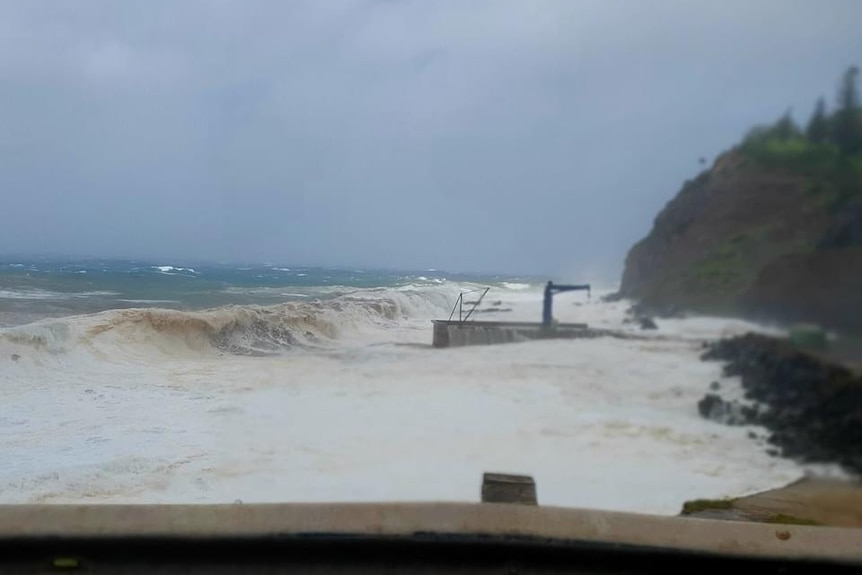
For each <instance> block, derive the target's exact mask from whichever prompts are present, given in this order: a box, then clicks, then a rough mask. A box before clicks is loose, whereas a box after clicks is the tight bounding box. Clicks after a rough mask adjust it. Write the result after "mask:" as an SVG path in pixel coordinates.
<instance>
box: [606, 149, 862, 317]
mask: <svg viewBox="0 0 862 575" xmlns="http://www.w3.org/2000/svg"><path fill="white" fill-rule="evenodd" d="M769 146H771V147H769ZM769 146H764V145H760V144H758V145H757V146H754V145H749V146H746V145H740V146H737V147H736V148H734V149H733V150H731V151H729V152H727V153H725V154H724V155H722V156H721V157H719V158H718V159H717V160H716V161H715V163H714V165H713V166H712V168H711V169H709V170H707V171H705V172H703V173H701V174H700V175H699V176H698V177H697V178H695V179H694V180H692V181H689V182H686V183H685V185H683V187H682V189H681V190H680V192H679V193H678V194H677V195H676V197H674V198H673V199H672V200H671V201H670V202H669V203H668V204H667V206H665V208H664V209H663V210H662V211H661V213H659V214H658V216H657V217H656V219H655V222H654V225H653V228H652V231H651V232H650V233H649V235H648V236H647V237H646V238H644V239H643V240H641V241H640V242H638V243H637V244H635V245H634V246H633V247H632V248H631V250H630V251H629V254H628V257H627V258H626V264H625V271H624V274H623V280H622V286H621V290H620V293H621V295H623V296H625V297H629V298H634V299H636V300H639V301H640V302H641V304H642V306H643V307H644V308H646V309H649V310H652V311H653V312H657V313H661V312H668V311H671V310H690V311H695V312H701V313H713V314H721V315H736V316H743V317H749V318H752V319H761V320H762V319H767V320H777V321H779V322H785V323H794V322H812V323H818V324H821V325H824V326H826V327H828V328H831V329H836V330H838V331H844V332H850V333H862V169H860V168H862V161H860V159H859V158H857V157H844V156H842V155H840V154H838V152H836V151H835V149H833V148H830V147H828V146H822V145H821V146H811V145H807V144H801V143H792V145H791V144H789V143H788V144H784V143H781V144H776V145H773V144H769Z"/></svg>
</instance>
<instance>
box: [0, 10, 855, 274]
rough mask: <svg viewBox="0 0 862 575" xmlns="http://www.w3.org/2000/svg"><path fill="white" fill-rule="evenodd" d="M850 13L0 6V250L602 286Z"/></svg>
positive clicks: (797, 82) (822, 57)
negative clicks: (521, 277) (544, 276)
mask: <svg viewBox="0 0 862 575" xmlns="http://www.w3.org/2000/svg"><path fill="white" fill-rule="evenodd" d="M860 22H862V1H859V0H831V1H819V0H818V1H814V0H810V1H794V0H769V1H767V0H762V1H755V0H736V1H728V0H712V1H710V2H706V1H696V0H650V1H645V0H627V1H623V0H618V1H609V0H596V1H578V0H557V1H554V0H543V1H542V0H519V1H508V0H488V1H483V0H470V1H465V0H451V1H443V0H440V1H435V0H413V1H409V0H404V1H397V0H388V1H383V0H376V1H373V0H349V1H348V0H345V1H335V0H332V1H321V0H309V1H307V2H300V1H272V2H263V1H261V2H253V1H245V0H242V1H228V0H223V1H222V0H205V1H204V0H201V1H184V2H178V1H173V0H171V1H154V0H146V1H140V2H116V1H109V2H85V1H76V2H68V1H60V0H57V1H52V2H41V1H34V0H21V1H19V2H13V1H4V2H2V3H0V200H2V201H0V254H2V253H7V254H9V253H28V254H77V255H91V256H106V257H113V256H132V257H149V258H157V259H159V260H164V259H165V258H177V259H184V260H192V259H206V260H216V261H248V262H261V261H272V262H279V263H294V264H306V265H307V264H320V265H336V266H366V267H389V268H392V267H394V268H409V269H422V268H429V267H433V268H441V269H450V270H458V271H500V272H527V273H548V274H555V275H556V277H562V278H566V279H579V278H587V277H588V276H589V277H590V278H593V277H596V276H618V275H619V273H620V271H621V269H622V263H623V259H624V257H625V254H626V252H627V250H628V248H629V247H630V246H631V244H632V243H633V242H635V241H637V240H638V239H640V238H641V237H642V236H643V235H644V234H645V233H647V232H648V230H649V228H650V227H651V224H652V220H653V218H654V217H655V215H656V213H657V212H658V210H660V209H661V207H662V206H663V205H664V204H665V203H666V202H667V201H668V200H669V199H670V198H671V197H673V195H674V194H675V193H676V192H677V191H678V189H679V187H680V185H681V184H682V182H683V181H684V180H685V179H687V178H690V177H693V176H694V175H696V173H697V172H698V171H699V169H700V167H699V164H698V159H699V158H700V157H701V156H704V157H706V158H707V159H708V160H709V161H712V159H713V158H714V156H715V155H716V154H717V153H719V152H720V151H722V150H723V149H725V148H727V147H728V146H729V145H732V144H733V143H735V142H736V141H738V140H739V138H740V137H741V136H742V135H743V134H744V133H745V131H746V130H747V129H748V128H749V127H750V126H751V125H753V124H755V123H762V122H765V121H769V120H772V119H774V118H777V117H778V116H779V115H781V113H782V112H783V111H784V110H786V109H787V108H788V107H791V106H792V107H793V109H794V111H795V116H796V118H797V119H799V120H801V121H805V120H807V118H808V116H809V114H810V112H811V109H812V107H813V104H814V101H815V99H816V98H817V97H818V96H820V95H824V96H826V97H827V98H828V101H829V102H830V103H831V102H833V101H834V91H835V86H836V84H837V79H838V77H839V76H840V74H841V73H842V72H843V70H844V69H845V68H846V67H847V66H848V65H850V64H854V63H855V64H862V31H860V30H862V29H860Z"/></svg>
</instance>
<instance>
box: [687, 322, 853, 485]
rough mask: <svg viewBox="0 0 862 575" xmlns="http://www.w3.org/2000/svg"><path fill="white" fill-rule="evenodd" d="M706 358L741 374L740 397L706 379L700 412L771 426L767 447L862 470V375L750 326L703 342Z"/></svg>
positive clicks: (732, 373) (730, 372)
mask: <svg viewBox="0 0 862 575" xmlns="http://www.w3.org/2000/svg"><path fill="white" fill-rule="evenodd" d="M702 359H704V360H712V361H723V362H725V366H724V375H725V376H739V377H741V379H742V387H743V389H744V392H745V400H743V401H740V400H728V399H725V398H723V397H722V396H721V395H720V392H719V391H718V390H717V385H716V384H713V385H712V386H711V392H710V393H707V394H706V395H705V396H704V397H703V399H701V401H700V402H699V403H698V410H699V412H700V414H701V415H702V416H703V417H706V418H708V419H712V420H715V421H718V422H721V423H724V424H728V425H761V426H763V427H765V428H767V429H768V430H769V432H770V433H769V437H768V442H769V443H770V444H771V445H772V446H773V447H771V448H770V453H772V454H773V455H780V456H782V457H788V458H793V459H796V460H799V461H804V462H808V463H838V464H840V465H841V466H842V467H843V468H844V469H846V470H847V471H849V472H851V473H853V474H856V475H862V376H859V375H857V374H854V373H853V372H852V371H851V370H849V369H847V368H846V367H844V366H841V365H837V364H833V363H829V362H826V361H824V360H823V359H821V358H819V357H816V356H815V355H813V354H810V353H808V352H806V351H804V350H801V349H799V348H798V347H797V346H794V345H793V344H792V343H791V342H789V341H787V340H782V339H777V338H772V337H767V336H763V335H758V334H753V333H749V334H746V335H743V336H739V337H735V338H731V339H725V340H721V341H718V342H715V343H712V344H708V345H707V349H706V351H705V353H704V354H703V356H702Z"/></svg>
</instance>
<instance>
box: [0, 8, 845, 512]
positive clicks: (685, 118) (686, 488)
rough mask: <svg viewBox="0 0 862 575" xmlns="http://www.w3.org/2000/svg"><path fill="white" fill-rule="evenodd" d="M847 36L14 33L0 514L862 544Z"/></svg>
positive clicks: (639, 20) (8, 76)
mask: <svg viewBox="0 0 862 575" xmlns="http://www.w3.org/2000/svg"><path fill="white" fill-rule="evenodd" d="M860 21H862V3H858V2H854V1H849V2H848V1H841V0H831V1H828V2H820V3H813V2H812V3H796V2H793V3H791V2H785V1H779V0H761V1H757V2H717V1H716V2H687V1H674V0H667V1H663V2H635V1H614V2H606V1H600V0H595V1H572V0H540V1H535V2H533V1H529V2H528V1H524V2H509V1H475V2H461V1H457V0H451V1H440V2H419V1H407V0H405V1H371V0H349V1H348V0H346V1H335V2H316V1H307V2H276V1H272V2H270V1H255V2H231V1H224V2H209V1H206V2H205V1H190V2H181V3H180V2H169V1H147V2H140V3H116V2H99V1H93V2H41V1H31V0H27V1H23V0H22V1H18V2H15V1H10V2H4V3H3V4H2V6H0V71H2V76H0V77H2V90H0V157H2V161H0V194H2V195H0V199H2V203H0V214H2V226H0V405H2V408H0V445H2V453H3V456H4V461H5V465H4V466H3V467H2V469H0V503H49V504H55V503H70V502H76V503H233V502H236V501H240V502H243V503H251V502H322V501H326V502H333V501H335V502H372V501H383V502H385V501H454V502H476V503H478V502H479V501H480V500H481V498H482V493H483V491H482V481H483V474H485V473H492V474H514V475H521V476H528V477H530V478H532V480H533V481H534V482H535V493H536V498H537V501H538V504H539V505H542V506H561V507H569V508H575V507H576V508H591V509H601V510H609V511H630V512H641V513H648V514H658V515H678V514H681V513H685V514H689V515H697V516H701V517H707V518H725V519H726V518H732V519H741V520H752V521H762V520H771V521H777V522H783V521H788V522H802V523H808V524H826V525H837V526H855V525H858V524H859V523H860V522H862V491H860V489H859V487H858V483H857V482H856V481H857V480H856V479H855V478H856V477H858V473H860V471H862V437H860V435H859V433H860V432H859V429H860V428H859V422H860V421H862V407H860V406H862V379H860V373H862V283H860V281H862V280H860V278H862V111H860V110H862V108H860V94H859V89H860V88H859V72H858V69H857V68H856V67H855V65H856V64H859V63H860V57H862V56H860V55H862V34H860V33H859V22H860ZM490 477H492V478H493V477H494V476H490ZM773 490H779V491H777V492H776V491H773ZM492 491H493V489H490V488H489V490H487V491H486V494H487V493H491V492H492ZM764 493H766V495H764ZM770 493H771V495H770ZM775 493H779V494H781V495H780V496H778V495H775ZM778 500H781V501H784V503H776V501H778ZM788 501H789V502H790V503H787V502H788ZM800 501H802V502H803V503H800ZM836 502H837V503H836Z"/></svg>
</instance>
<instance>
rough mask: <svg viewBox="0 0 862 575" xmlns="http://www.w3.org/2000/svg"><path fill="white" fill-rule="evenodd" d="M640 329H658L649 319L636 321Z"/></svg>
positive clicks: (644, 318) (643, 318)
mask: <svg viewBox="0 0 862 575" xmlns="http://www.w3.org/2000/svg"><path fill="white" fill-rule="evenodd" d="M638 323H639V324H640V326H641V329H658V326H657V325H656V323H655V321H654V320H653V319H652V318H650V317H642V318H640V319H639V320H638Z"/></svg>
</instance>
